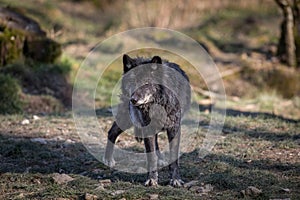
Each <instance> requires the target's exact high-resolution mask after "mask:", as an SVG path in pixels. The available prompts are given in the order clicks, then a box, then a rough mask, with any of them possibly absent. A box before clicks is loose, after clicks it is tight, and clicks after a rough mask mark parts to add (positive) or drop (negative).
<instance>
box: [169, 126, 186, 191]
mask: <svg viewBox="0 0 300 200" xmlns="http://www.w3.org/2000/svg"><path fill="white" fill-rule="evenodd" d="M167 134H168V140H169V147H170V162H171V164H170V165H169V170H170V178H171V180H170V184H171V185H172V186H174V187H181V186H182V184H183V183H184V182H183V181H182V180H181V179H180V174H179V164H178V160H179V145H180V127H173V128H170V129H168V130H167Z"/></svg>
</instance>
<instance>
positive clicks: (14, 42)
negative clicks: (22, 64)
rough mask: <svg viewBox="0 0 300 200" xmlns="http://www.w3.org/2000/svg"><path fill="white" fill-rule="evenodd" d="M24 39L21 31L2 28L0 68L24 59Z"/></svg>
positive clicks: (0, 32) (0, 35)
mask: <svg viewBox="0 0 300 200" xmlns="http://www.w3.org/2000/svg"><path fill="white" fill-rule="evenodd" d="M24 39H25V36H24V35H23V34H22V33H21V32H19V31H16V30H10V29H8V28H5V27H2V28H0V66H4V65H6V64H9V63H12V62H14V61H15V60H17V59H20V58H22V53H23V44H24Z"/></svg>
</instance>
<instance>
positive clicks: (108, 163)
mask: <svg viewBox="0 0 300 200" xmlns="http://www.w3.org/2000/svg"><path fill="white" fill-rule="evenodd" d="M102 161H103V163H104V164H105V165H107V166H109V167H110V168H112V167H114V166H115V165H116V161H115V160H114V159H113V158H112V159H111V160H106V158H105V157H103V159H102Z"/></svg>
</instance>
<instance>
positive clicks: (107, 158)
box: [103, 122, 123, 167]
mask: <svg viewBox="0 0 300 200" xmlns="http://www.w3.org/2000/svg"><path fill="white" fill-rule="evenodd" d="M122 132H123V130H122V129H121V128H120V127H119V126H118V125H117V123H116V122H114V123H113V125H112V127H111V128H110V130H109V131H108V137H107V144H106V149H105V155H104V158H103V162H104V164H106V165H107V166H109V167H113V166H115V160H114V158H113V152H114V145H115V142H116V139H117V137H118V136H119V135H120V134H121V133H122Z"/></svg>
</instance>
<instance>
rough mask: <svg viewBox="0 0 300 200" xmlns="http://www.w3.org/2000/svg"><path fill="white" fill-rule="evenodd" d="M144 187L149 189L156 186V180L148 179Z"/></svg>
mask: <svg viewBox="0 0 300 200" xmlns="http://www.w3.org/2000/svg"><path fill="white" fill-rule="evenodd" d="M145 186H147V187H149V186H158V183H157V180H155V179H153V178H149V179H148V180H147V181H146V182H145Z"/></svg>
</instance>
